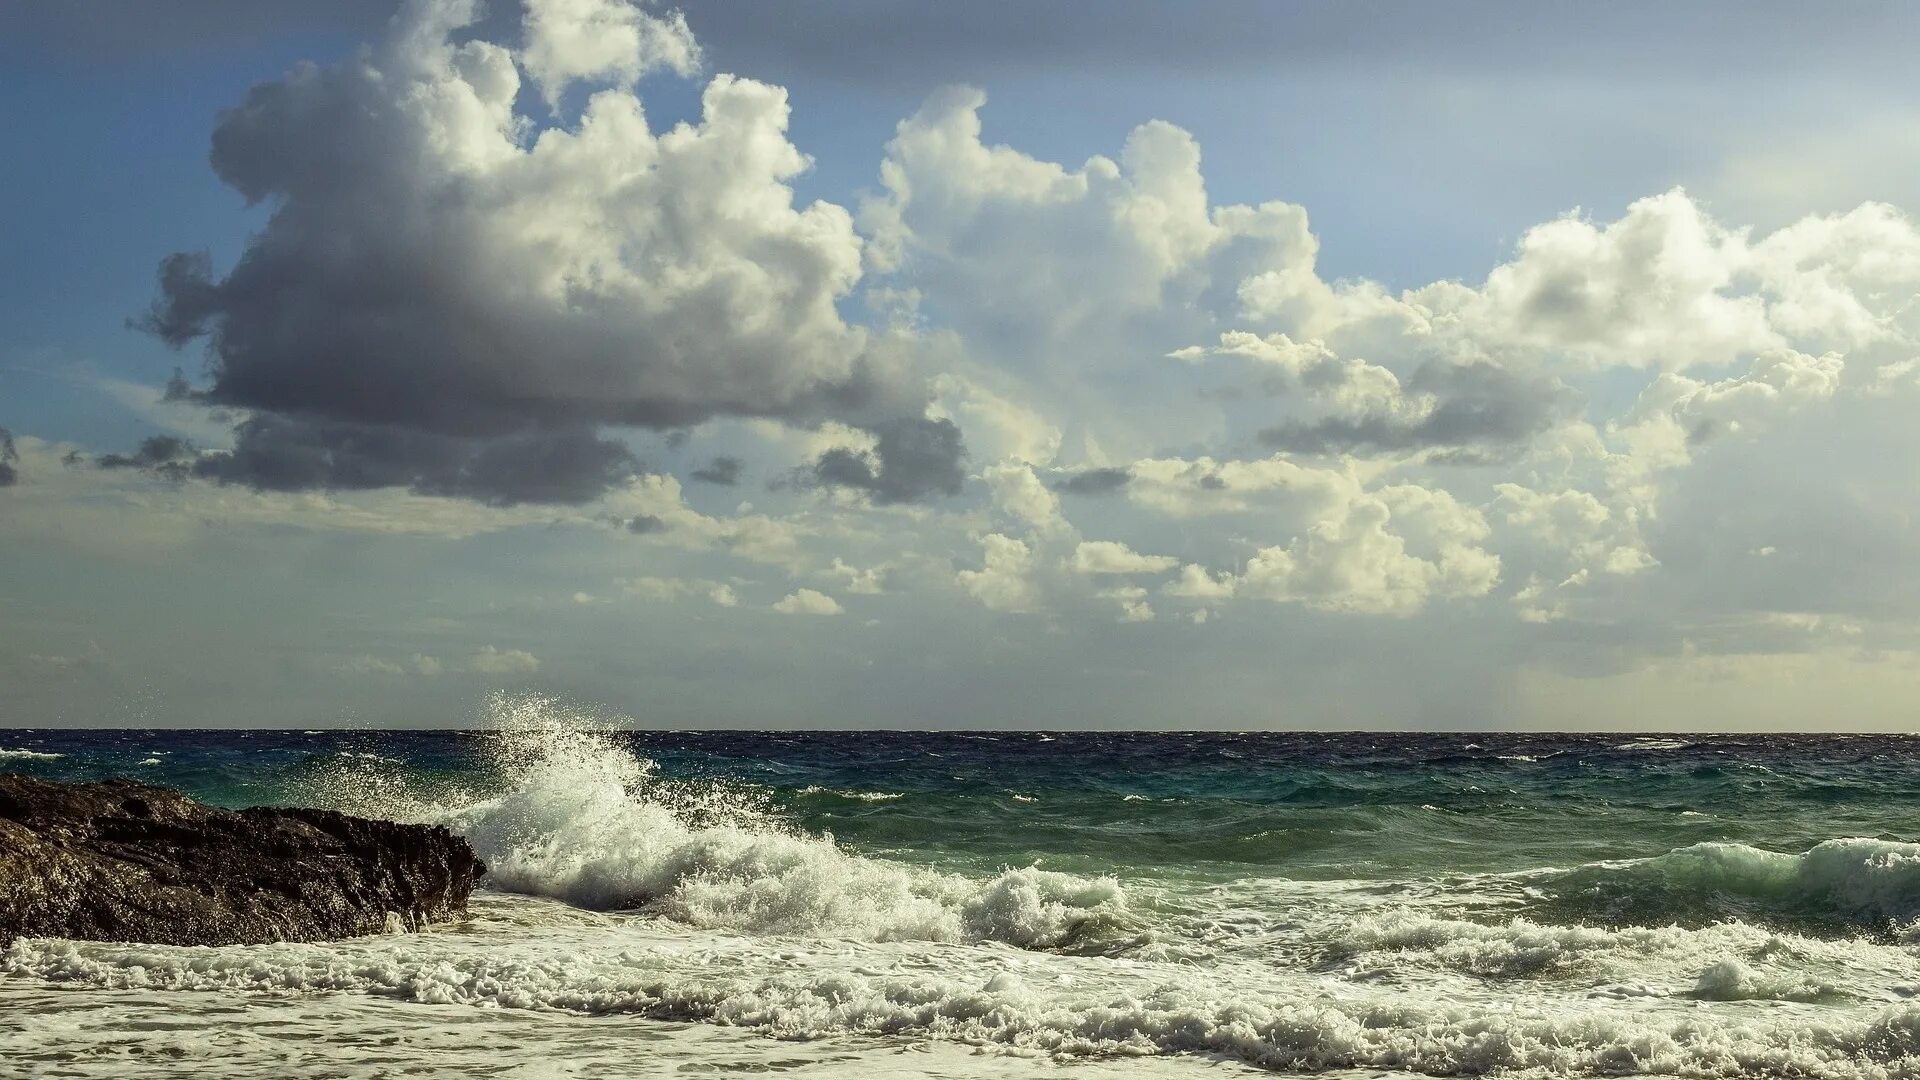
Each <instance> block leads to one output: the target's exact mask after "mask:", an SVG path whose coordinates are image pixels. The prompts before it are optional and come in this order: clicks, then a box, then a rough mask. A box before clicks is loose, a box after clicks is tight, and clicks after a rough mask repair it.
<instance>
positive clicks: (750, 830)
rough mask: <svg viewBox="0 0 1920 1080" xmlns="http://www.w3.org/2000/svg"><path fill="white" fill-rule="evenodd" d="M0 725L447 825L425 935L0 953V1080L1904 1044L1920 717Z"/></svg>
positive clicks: (662, 1072) (980, 1072)
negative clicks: (980, 727) (1878, 722)
mask: <svg viewBox="0 0 1920 1080" xmlns="http://www.w3.org/2000/svg"><path fill="white" fill-rule="evenodd" d="M472 726H473V727H474V728H475V730H470V731H266V730H255V731H155V730H139V731H133V730H123V731H37V730H7V731H0V771H12V772H23V773H29V774H33V775H36V776H41V777H47V778H52V779H60V780H87V779H94V778H101V777H110V776H127V777H136V778H139V779H141V780H146V781H151V782H153V783H157V784H165V785H169V786H172V787H176V788H179V789H182V790H184V791H187V792H189V793H191V794H193V795H195V796H197V797H199V798H201V799H204V800H207V801H210V802H213V803H218V804H221V805H225V806H234V807H239V806H248V805H256V804H288V805H321V806H331V807H337V808H341V809H346V810H351V811H355V812H359V813H363V814H369V815H376V816H383V817H389V818H395V819H402V820H409V821H422V822H438V823H444V824H446V825H448V826H450V827H452V828H453V829H455V830H456V831H458V832H459V833H461V834H463V835H464V836H466V837H467V838H468V839H469V840H470V841H471V842H472V844H473V846H474V847H475V849H476V850H477V851H478V852H479V854H480V855H481V856H482V857H483V858H484V859H485V860H486V862H487V864H488V866H489V868H490V869H489V873H488V874H487V876H486V877H485V878H484V880H483V883H482V887H481V888H480V889H479V890H478V891H477V892H476V893H475V895H474V896H473V899H472V902H471V905H470V913H469V916H468V917H467V918H466V919H465V920H464V921H461V922H457V923H449V924H445V925H441V926H436V927H434V928H432V930H431V931H430V932H427V933H419V934H392V935H382V936H374V937H365V938H356V939H351V940H346V941H335V942H326V943H311V944H301V943H282V944H268V945H255V946H244V947H219V948H190V947H164V946H154V945H139V944H106V943H95V942H81V941H67V940H53V939H24V940H21V941H18V942H16V943H14V944H13V945H12V946H11V947H10V948H8V949H7V950H6V951H5V952H4V953H0V1076H8V1077H12V1076H31V1077H42V1076H44V1077H112V1078H116V1080H117V1078H122V1077H140V1076H174V1075H178V1076H188V1075H191V1076H199V1077H271V1078H275V1080H285V1078H295V1077H415V1076H417V1077H444V1076H473V1077H596V1078H598V1077H623V1076H675V1077H704V1076H718V1075H729V1074H752V1075H756V1076H765V1075H780V1076H793V1077H858V1078H868V1077H874V1078H889V1077H953V1078H988V1077H993V1078H1000V1077H1062V1078H1076V1080H1079V1078H1084V1080H1094V1078H1103V1080H1104V1078H1108V1077H1215V1078H1222V1077H1253V1076H1258V1075H1270V1074H1281V1075H1295V1074H1309V1073H1314V1074H1323V1075H1326V1074H1331V1075H1333V1076H1339V1077H1362V1076H1365V1077H1374V1076H1383V1075H1390V1074H1416V1075H1429V1076H1480V1075H1497V1076H1516V1077H1563V1076H1564V1077H1587V1076H1625V1075H1652V1076H1674V1077H1807V1078H1832V1080H1841V1078H1887V1077H1911V1076H1920V1000H1916V994H1920V843H1916V841H1920V739H1915V738H1906V737H1898V736H1827V735H1769V736H1764V737H1760V736H1699V735H1673V736H1665V735H1657V736H1628V735H1618V734H1614V735H1559V734H1555V735H1544V734H1489V733H1476V734H1379V733H1371V734H1363V733H1337V734H1316V733H1275V732H1258V733H1253V732H1249V733H1240V734H1228V733H1151V734H1145V733H1139V734H1136V733H1088V732H1080V733H1074V732H1019V733H1014V732H977V733H963V732H908V731H857V732H853V731H847V732H787V731H763V732H748V731H729V732H665V731H645V730H631V729H630V728H629V727H628V725H626V724H625V722H623V721H620V720H619V719H618V718H612V719H609V718H606V717H604V716H602V715H600V714H598V713H597V712H596V710H593V709H590V708H584V707H582V706H579V705H577V704H572V703H566V702H561V701H556V700H552V699H546V698H538V697H507V696H500V697H496V698H494V699H493V700H492V701H490V702H489V703H488V704H487V705H486V707H485V708H484V709H482V710H480V711H479V712H478V713H476V716H475V718H474V720H473V724H472Z"/></svg>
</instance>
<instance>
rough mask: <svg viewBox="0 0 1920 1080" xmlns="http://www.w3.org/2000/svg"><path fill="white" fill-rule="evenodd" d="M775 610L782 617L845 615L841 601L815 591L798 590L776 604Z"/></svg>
mask: <svg viewBox="0 0 1920 1080" xmlns="http://www.w3.org/2000/svg"><path fill="white" fill-rule="evenodd" d="M773 610H775V611H777V612H779V613H780V614H782V615H844V614H846V611H847V609H846V608H843V607H841V606H840V601H838V600H835V599H834V598H833V597H831V596H828V595H827V594H826V593H823V592H818V591H816V590H813V589H796V590H794V591H793V592H791V593H788V594H787V595H786V596H784V597H782V598H781V599H779V600H777V601H775V602H774V605H773Z"/></svg>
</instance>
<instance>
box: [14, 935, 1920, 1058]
mask: <svg viewBox="0 0 1920 1080" xmlns="http://www.w3.org/2000/svg"><path fill="white" fill-rule="evenodd" d="M682 933H690V932H686V931H683V932H682ZM1025 955H1026V957H1027V959H1025V960H1022V958H1021V955H1020V954H1009V953H1008V952H1006V951H1004V950H994V949H990V948H982V947H955V946H940V945H927V944H918V945H907V944H903V943H893V944H881V945H848V946H843V947H841V948H839V949H835V950H818V951H812V950H808V949H771V948H768V947H767V946H766V945H765V944H764V943H755V942H750V941H745V942H743V941H740V940H739V939H722V938H711V937H708V938H686V939H659V938H647V937H644V936H641V935H640V934H639V932H638V931H636V930H635V929H634V928H633V927H630V926H626V925H622V924H613V925H608V926H604V927H598V928H595V930H594V931H593V932H592V933H591V934H589V933H586V932H581V933H578V934H568V933H565V932H561V931H556V932H555V935H554V936H552V937H550V938H546V939H536V938H535V936H534V935H530V934H525V933H521V934H515V935H485V934H468V935H453V934H447V935H428V936H419V937H406V938H369V939H358V940H356V941H353V942H343V943H337V944H334V945H273V946H257V947H251V948H227V949H180V948H166V947H155V946H114V945H97V944H86V945H80V944H75V943H70V942H49V941H33V940H27V941H22V942H17V943H15V944H14V945H13V946H12V947H11V948H10V949H9V950H7V951H6V952H5V953H4V954H0V969H4V970H6V971H7V972H9V973H11V974H14V975H17V976H29V977H34V978H38V979H42V980H51V981H56V982H62V983H67V984H69V985H71V986H74V987H93V988H100V989H116V990H135V991H200V992H219V993H226V994H233V993H241V994H266V995H271V996H274V997H284V996H285V995H288V994H307V993H316V992H324V993H335V994H339V993H345V994H357V995H363V996H372V997H380V998H388V999H393V1000H398V1001H410V1002H425V1003H433V1004H440V1005H465V1006H479V1007H489V1008H508V1009H532V1010H550V1011H553V1010H557V1011H562V1012H567V1013H583V1014H600V1015H605V1014H617V1013H627V1014H635V1015H637V1016H640V1017H651V1018H656V1019H662V1020H678V1021H688V1020H692V1021H704V1022H707V1023H713V1024H720V1025H725V1026H729V1027H734V1028H744V1029H748V1030H751V1031H756V1032H760V1033H763V1034H768V1035H773V1036H776V1037H779V1038H783V1039H817V1038H824V1037H835V1036H857V1035H866V1036H876V1035H877V1036H887V1037H889V1038H893V1039H899V1038H936V1039H940V1040H944V1041H948V1042H952V1043H961V1044H970V1045H976V1046H981V1047H987V1048H996V1049H1017V1050H1022V1051H1030V1052H1040V1053H1045V1054H1050V1055H1056V1056H1059V1057H1062V1058H1073V1059H1083V1058H1089V1057H1105V1058H1120V1057H1133V1056H1139V1055H1159V1054H1175V1053H1188V1054H1199V1055H1217V1056H1219V1057H1224V1058H1227V1059H1237V1060H1240V1061H1244V1062H1247V1063H1250V1064H1254V1065H1259V1066H1263V1067H1266V1068H1270V1069H1277V1070H1290V1071H1298V1070H1322V1069H1358V1068H1372V1069H1389V1070H1395V1071H1415V1072H1424V1073H1430V1074H1437V1075H1479V1074H1483V1073H1487V1072H1490V1071H1495V1070H1500V1071H1513V1072H1528V1071H1531V1072H1532V1073H1533V1074H1535V1075H1622V1074H1628V1073H1639V1074H1648V1073H1652V1074H1663V1075H1673V1076H1687V1077H1721V1078H1725V1077H1737V1076H1753V1077H1771V1076H1809V1077H1822V1078H1825V1080H1869V1078H1871V1080H1885V1078H1887V1077H1890V1076H1906V1075H1911V1074H1912V1072H1913V1069H1914V1066H1915V1065H1916V1064H1917V1063H1920V1058H1916V1057H1915V1049H1916V1045H1917V1043H1920V1039H1917V1038H1916V1033H1917V1032H1920V1008H1916V1007H1915V1006H1911V1005H1896V1006H1892V1007H1876V1008H1855V1009H1821V1010H1793V1011H1784V1012H1782V1011H1773V1012H1765V1013H1761V1012H1754V1011H1752V1010H1750V1009H1743V1008H1741V1007H1739V1006H1737V1005H1725V1004H1719V1003H1716V1002H1712V1001H1704V1000H1700V998H1704V997H1711V996H1712V995H1710V994H1702V995H1700V996H1699V997H1695V998H1691V999H1688V1000H1686V1001H1684V1002H1675V1003H1672V1004H1665V1003H1662V1002H1661V1001H1659V1000H1658V999H1653V1000H1647V999H1643V998H1639V997H1636V996H1634V995H1633V994H1632V993H1631V992H1630V991H1628V990H1623V991H1622V992H1620V993H1617V994H1612V995H1585V996H1572V995H1568V996H1563V997H1559V998H1551V997H1546V996H1543V995H1519V994H1507V995H1504V996H1503V997H1502V998H1497V999H1486V998H1483V999H1481V1000H1479V1001H1473V1000H1467V999H1466V998H1465V996H1464V995H1457V994H1441V993H1434V992H1431V991H1430V990H1427V989H1425V988H1415V989H1413V990H1410V991H1393V990H1377V989H1370V988H1367V987H1365V986H1357V985H1355V984H1344V985H1338V984H1334V983H1332V982H1331V981H1330V980H1327V979H1326V978H1324V977H1320V978H1317V979H1316V978H1313V977H1310V976H1307V975H1303V974H1300V973H1287V972H1269V971H1261V970H1258V969H1252V968H1244V969H1233V970H1215V969H1201V970H1196V969H1191V968H1185V967H1182V966H1180V965H1173V964H1148V963H1141V964H1119V963H1116V962H1114V961H1111V960H1102V959H1095V958H1085V957H1068V956H1057V955H1048V954H1040V955H1035V954H1025ZM1728 970H1729V971H1730V972H1732V975H1733V978H1732V984H1738V983H1739V981H1740V975H1739V973H1738V972H1737V971H1734V970H1733V969H1728ZM1702 981H1703V982H1706V981H1707V980H1706V979H1705V978H1704V977H1703V980H1702ZM422 1022H423V1023H431V1024H444V1023H445V1022H446V1021H444V1020H439V1019H426V1018H423V1021H422ZM609 1022H611V1021H609ZM521 1030H522V1031H530V1030H532V1029H531V1028H526V1027H523V1028H522V1029H521Z"/></svg>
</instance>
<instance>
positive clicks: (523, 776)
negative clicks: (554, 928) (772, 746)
mask: <svg viewBox="0 0 1920 1080" xmlns="http://www.w3.org/2000/svg"><path fill="white" fill-rule="evenodd" d="M491 712H492V719H493V721H494V725H493V729H492V730H491V731H490V732H489V733H488V735H487V736H486V740H487V754H488V757H489V759H490V761H491V765H492V768H493V772H494V773H495V774H496V775H497V777H498V778H499V780H500V781H501V785H500V787H499V788H498V790H495V791H493V792H491V793H488V794H485V795H483V796H479V797H475V796H473V795H471V794H469V793H466V792H459V791H456V792H452V793H443V794H442V795H441V796H440V798H439V799H438V800H432V799H421V798H419V797H418V796H416V795H410V794H407V793H405V792H403V791H396V790H393V789H390V788H389V789H384V793H383V794H378V795H374V796H372V797H371V798H369V797H368V796H366V795H360V796H357V797H356V798H355V800H354V801H355V802H357V803H358V805H357V806H355V809H359V810H361V811H363V812H368V813H374V814H378V815H380V816H386V817H397V818H403V819H412V820H425V821H434V822H439V823H442V824H446V825H448V826H449V827H451V828H452V829H454V831H456V832H458V833H460V834H461V835H463V836H465V837H466V838H467V840H468V842H469V843H471V844H472V845H473V847H474V850H475V851H476V852H477V853H478V854H479V855H480V857H481V858H482V859H484V860H485V861H486V863H487V875H486V879H485V884H487V885H489V886H491V887H493V888H496V889H501V890H505V891H509V892H517V893H525V894H529V895H535V896H547V897H552V898H555V899H558V900H563V901H565V902H567V903H569V904H572V905H575V906H577V907H582V908H587V909H591V910H599V911H615V910H639V911H642V912H645V913H647V914H650V915H656V916H661V917H665V918H669V919H672V920H674V921H676V922H680V923H684V924H687V925H689V926H695V927H701V928H708V929H727V930H734V931H743V932H750V933H757V934H783V935H798V936H828V937H842V938H855V939H862V940H870V941H887V940H923V941H951V942H959V941H998V942H1004V943H1006V944H1009V945H1017V946H1020V947H1022V948H1028V949H1066V950H1087V951H1099V950H1101V949H1103V948H1106V947H1108V946H1109V945H1110V944H1117V943H1118V942H1122V941H1126V940H1128V935H1127V932H1128V931H1129V929H1130V928H1131V927H1132V926H1133V925H1134V923H1135V920H1134V919H1133V917H1132V916H1131V914H1130V912H1129V910H1128V907H1127V898H1126V895H1125V893H1124V891H1123V890H1122V889H1121V887H1120V885H1119V883H1118V882H1117V881H1115V880H1114V879H1112V878H1108V877H1096V878H1089V877H1078V876H1074V875H1071V874H1064V873H1056V872H1053V871H1047V870H1041V869H1038V868H1037V867H1024V868H1015V869H1008V870H1005V871H1003V872H1002V873H1000V874H998V875H997V876H995V877H992V878H990V879H987V880H979V879H975V878H970V877H966V876H962V875H957V874H948V873H940V872H937V871H933V870H928V869H923V868H918V867H912V866H907V865H904V864H900V863H895V862H890V861H887V860H884V859H878V858H871V857H867V856H863V855H860V854H857V853H853V852H850V851H847V850H846V849H844V848H843V847H841V846H840V845H838V844H837V843H836V842H835V841H834V838H833V837H832V836H831V835H826V834H810V833H806V832H804V831H801V830H799V829H797V828H795V827H793V826H791V825H790V824H788V823H786V822H784V821H782V820H781V819H780V818H778V817H777V816H776V815H775V814H773V813H772V812H771V811H770V810H768V809H767V808H766V806H765V805H764V804H763V802H762V800H760V799H758V798H757V797H755V795H754V794H753V793H752V792H750V791H745V790H742V789H740V788H738V787H735V786H729V785H726V784H723V783H719V782H704V783H686V782H681V783H674V782H669V781H666V780H663V779H662V778H660V777H659V776H658V775H656V771H655V768H654V764H653V763H652V762H651V761H648V760H646V759H645V758H641V757H638V756H636V755H634V754H633V753H632V752H630V751H629V750H628V749H627V748H626V747H624V746H622V745H621V744H620V742H619V740H618V739H617V738H615V737H614V736H613V735H612V734H610V733H609V732H607V731H605V730H602V729H599V728H597V727H596V725H595V722H594V720H593V719H592V718H591V717H589V716H585V715H582V714H581V713H579V712H578V711H575V710H572V709H570V708H568V707H567V706H565V705H563V704H561V703H559V702H557V701H554V700H552V699H546V698H510V697H504V696H503V697H497V698H495V699H494V701H493V703H492V707H491ZM356 760H357V761H360V762H365V761H368V760H369V759H367V758H360V759H356ZM348 764H349V765H351V764H352V763H348ZM333 786H334V788H335V789H336V790H349V789H350V790H359V791H365V790H368V789H369V788H371V790H373V791H376V792H380V791H383V789H381V788H380V787H378V786H377V785H363V784H359V783H339V782H336V783H335V784H334V785H333ZM369 802H374V803H377V804H378V805H368V803H369Z"/></svg>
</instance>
